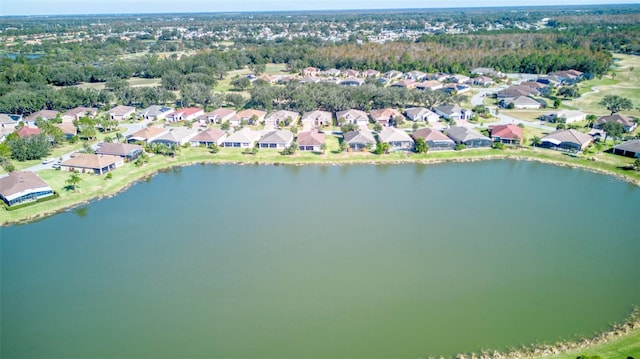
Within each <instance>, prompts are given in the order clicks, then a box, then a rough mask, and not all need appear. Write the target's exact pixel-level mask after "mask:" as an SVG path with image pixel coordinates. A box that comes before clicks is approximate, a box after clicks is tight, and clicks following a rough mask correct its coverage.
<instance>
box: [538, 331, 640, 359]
mask: <svg viewBox="0 0 640 359" xmlns="http://www.w3.org/2000/svg"><path fill="white" fill-rule="evenodd" d="M580 355H588V356H595V355H599V356H600V357H601V358H602V359H618V358H619V359H626V358H628V357H633V358H640V328H637V329H635V330H634V331H633V332H632V333H631V334H629V335H625V336H623V337H620V338H616V339H613V340H611V341H610V342H608V343H605V344H598V345H594V346H589V347H588V348H587V349H575V350H570V351H568V352H566V353H562V354H558V355H551V356H542V357H539V358H541V359H543V358H544V359H576V358H577V357H578V356H580Z"/></svg>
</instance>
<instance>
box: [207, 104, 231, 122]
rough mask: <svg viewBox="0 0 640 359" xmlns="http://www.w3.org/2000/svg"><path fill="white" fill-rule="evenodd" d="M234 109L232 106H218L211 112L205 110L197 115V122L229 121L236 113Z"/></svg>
mask: <svg viewBox="0 0 640 359" xmlns="http://www.w3.org/2000/svg"><path fill="white" fill-rule="evenodd" d="M236 113H237V112H236V110H234V109H232V108H224V107H220V108H217V109H215V110H213V111H211V112H207V113H205V114H202V115H200V116H198V122H201V123H224V122H226V121H230V120H231V119H232V118H233V116H235V115H236Z"/></svg>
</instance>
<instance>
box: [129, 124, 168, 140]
mask: <svg viewBox="0 0 640 359" xmlns="http://www.w3.org/2000/svg"><path fill="white" fill-rule="evenodd" d="M167 132H169V130H168V129H166V128H164V127H157V126H150V127H145V128H143V129H141V130H139V131H137V132H134V133H133V134H131V135H129V136H127V142H129V143H131V142H145V143H150V142H151V141H153V140H155V139H156V138H158V137H160V136H162V135H164V134H165V133H167Z"/></svg>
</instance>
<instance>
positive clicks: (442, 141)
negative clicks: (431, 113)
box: [413, 127, 456, 151]
mask: <svg viewBox="0 0 640 359" xmlns="http://www.w3.org/2000/svg"><path fill="white" fill-rule="evenodd" d="M413 138H414V139H418V138H422V139H424V142H426V144H427V146H429V151H443V150H453V149H455V148H456V143H455V142H453V140H452V139H450V138H449V137H447V136H446V135H445V134H444V133H442V132H440V131H438V130H435V129H433V128H428V127H425V128H420V129H418V130H416V131H415V132H413Z"/></svg>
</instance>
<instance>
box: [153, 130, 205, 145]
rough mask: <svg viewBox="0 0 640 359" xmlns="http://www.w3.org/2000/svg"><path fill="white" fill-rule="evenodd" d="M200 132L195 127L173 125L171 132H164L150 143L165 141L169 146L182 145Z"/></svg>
mask: <svg viewBox="0 0 640 359" xmlns="http://www.w3.org/2000/svg"><path fill="white" fill-rule="evenodd" d="M197 134H198V130H196V129H195V128H186V127H173V128H171V129H169V132H166V133H164V134H163V135H161V136H158V137H156V138H154V139H153V140H151V141H150V143H164V144H165V145H167V146H170V145H177V146H182V145H184V144H186V143H189V141H190V140H191V139H192V138H194V137H195V136H196V135H197Z"/></svg>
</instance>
